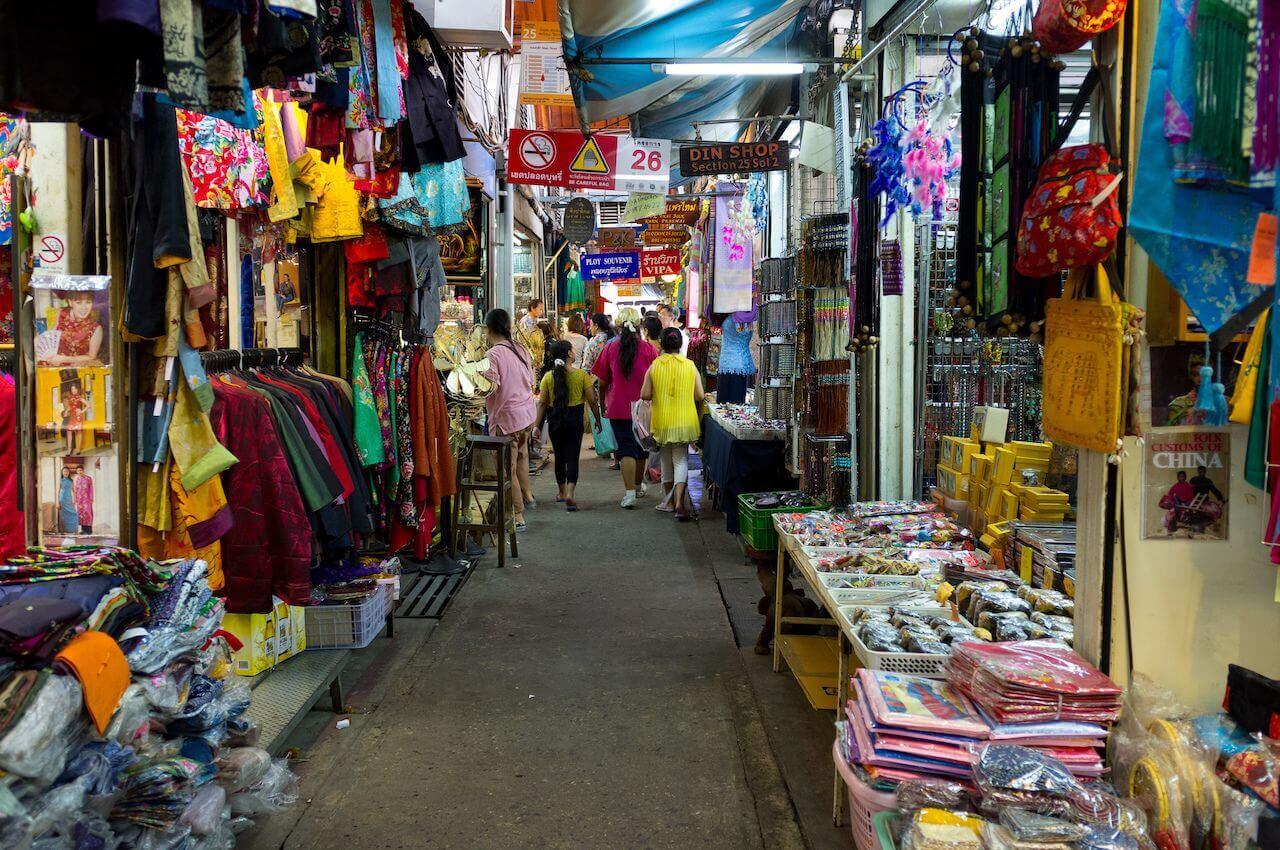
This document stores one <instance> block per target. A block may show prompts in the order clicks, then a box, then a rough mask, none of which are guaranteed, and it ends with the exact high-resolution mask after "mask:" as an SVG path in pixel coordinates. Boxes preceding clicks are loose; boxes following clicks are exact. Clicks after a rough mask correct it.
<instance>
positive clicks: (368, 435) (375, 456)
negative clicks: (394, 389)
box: [351, 333, 386, 466]
mask: <svg viewBox="0 0 1280 850" xmlns="http://www.w3.org/2000/svg"><path fill="white" fill-rule="evenodd" d="M369 351H370V348H369V346H368V344H367V342H366V340H365V337H364V334H360V333H358V334H356V342H355V348H354V350H353V352H352V357H351V385H352V386H351V388H352V390H353V392H354V393H355V420H354V421H355V438H356V449H357V450H358V452H359V454H360V462H361V463H362V464H363V465H365V466H378V465H380V464H382V463H383V462H384V461H385V460H386V453H385V451H384V449H383V447H382V426H381V425H379V424H378V410H377V407H376V406H375V405H374V402H373V384H372V383H371V378H370V376H369V361H368V360H367V359H366V358H367V356H368V352H369Z"/></svg>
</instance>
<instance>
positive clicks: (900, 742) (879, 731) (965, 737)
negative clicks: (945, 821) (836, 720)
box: [845, 669, 1107, 787]
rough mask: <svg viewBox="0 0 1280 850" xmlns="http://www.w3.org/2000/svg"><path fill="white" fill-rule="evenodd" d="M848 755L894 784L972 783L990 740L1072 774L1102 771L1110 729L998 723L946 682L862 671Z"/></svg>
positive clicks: (856, 681) (851, 711) (855, 682)
mask: <svg viewBox="0 0 1280 850" xmlns="http://www.w3.org/2000/svg"><path fill="white" fill-rule="evenodd" d="M851 685H852V696H853V698H852V699H851V700H850V701H849V703H848V706H847V713H846V718H847V721H848V724H847V729H846V740H845V744H846V749H845V754H846V757H848V759H849V761H850V763H853V764H860V765H862V766H863V767H864V768H865V769H866V770H867V771H868V773H870V774H871V775H872V776H873V777H874V778H875V779H877V780H880V781H884V782H887V783H889V784H895V783H898V782H902V781H905V780H913V779H921V778H942V779H950V780H954V781H957V782H960V783H962V784H964V785H966V786H970V787H972V786H973V785H974V784H975V778H974V771H975V769H976V766H977V764H978V753H979V751H980V749H981V747H982V746H983V745H984V744H987V743H1001V744H1017V745H1020V747H1019V748H1026V749H1030V750H1032V751H1034V752H1036V753H1039V754H1040V755H1043V756H1045V757H1048V758H1052V759H1054V760H1055V763H1058V764H1062V765H1064V769H1065V770H1066V771H1067V772H1068V773H1069V774H1070V775H1074V776H1080V777H1096V776H1100V775H1101V774H1102V772H1103V765H1102V759H1101V757H1100V756H1099V753H1098V750H1099V749H1100V748H1102V747H1104V746H1105V745H1106V736H1107V729H1106V728H1105V727H1103V726H1100V725H1097V724H1092V723H1078V722H1068V721H1050V722H1044V723H1029V724H1006V723H999V722H996V721H995V720H993V719H991V718H990V717H989V716H987V715H985V714H983V713H982V712H981V711H980V710H979V709H978V707H977V706H976V705H974V703H973V702H972V701H971V700H970V699H969V698H968V697H966V696H965V695H964V694H963V693H961V692H960V690H959V689H957V688H956V687H954V686H953V685H951V684H949V683H948V682H945V681H939V680H937V679H927V678H923V677H919V676H908V675H905V674H899V673H887V672H885V671H882V670H867V669H862V670H859V671H858V673H857V675H856V676H855V677H854V678H853V679H852V681H851Z"/></svg>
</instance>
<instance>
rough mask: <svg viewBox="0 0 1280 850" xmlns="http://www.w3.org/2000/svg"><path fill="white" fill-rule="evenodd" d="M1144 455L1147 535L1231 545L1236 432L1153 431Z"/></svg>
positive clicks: (1144, 533) (1203, 429)
mask: <svg viewBox="0 0 1280 850" xmlns="http://www.w3.org/2000/svg"><path fill="white" fill-rule="evenodd" d="M1144 452H1145V463H1144V464H1143V479H1142V536H1143V537H1144V538H1145V539H1147V540H1226V539H1227V499H1228V498H1229V497H1230V495H1231V433H1230V432H1229V431H1228V430H1227V429H1225V428H1208V427H1190V428H1187V427H1182V428H1152V429H1151V430H1150V431H1148V432H1147V434H1146V445H1145V449H1144Z"/></svg>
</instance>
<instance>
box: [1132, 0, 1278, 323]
mask: <svg viewBox="0 0 1280 850" xmlns="http://www.w3.org/2000/svg"><path fill="white" fill-rule="evenodd" d="M1184 19H1185V13H1184V12H1183V11H1180V10H1179V8H1178V4H1177V3H1173V2H1166V3H1163V4H1161V7H1160V26H1159V30H1158V32H1157V34H1156V45H1155V53H1154V56H1153V57H1152V63H1151V82H1150V87H1149V89H1148V96H1147V106H1146V112H1145V113H1144V115H1143V119H1142V145H1141V148H1140V150H1139V154H1138V167H1137V173H1136V175H1135V176H1134V181H1133V192H1132V197H1133V199H1134V200H1133V203H1132V204H1131V205H1130V210H1129V228H1130V230H1131V231H1132V233H1133V238H1134V239H1135V240H1137V242H1138V244H1139V245H1141V246H1142V248H1143V250H1145V251H1146V252H1147V254H1148V255H1150V257H1151V259H1152V261H1154V262H1155V264H1156V265H1157V266H1159V268H1160V270H1161V271H1162V272H1163V273H1164V275H1165V277H1166V278H1168V279H1169V282H1170V283H1171V284H1172V285H1173V288H1174V289H1176V290H1177V291H1178V293H1179V294H1180V295H1181V296H1182V298H1183V300H1184V301H1186V302H1187V306H1188V307H1190V308H1191V311H1192V312H1193V313H1195V315H1196V318H1197V319H1199V320H1200V323H1201V324H1202V325H1204V327H1205V329H1206V330H1207V331H1208V332H1209V333H1213V332H1214V331H1216V330H1217V329H1218V328H1220V327H1221V326H1222V324H1223V323H1224V322H1225V321H1226V320H1227V319H1229V318H1231V317H1232V316H1233V315H1235V314H1236V313H1238V312H1240V311H1241V310H1243V309H1244V308H1245V307H1247V306H1248V305H1249V304H1250V303H1251V302H1253V301H1254V300H1255V299H1257V298H1258V296H1260V295H1261V294H1262V287H1259V286H1255V285H1253V284H1250V283H1246V282H1245V273H1246V271H1247V269H1248V266H1249V250H1250V246H1251V243H1252V239H1253V229H1254V226H1255V225H1256V223H1257V221H1258V213H1259V212H1260V211H1261V207H1259V206H1258V205H1257V204H1255V203H1253V202H1251V201H1250V199H1249V197H1248V196H1247V195H1246V194H1244V193H1237V192H1232V191H1226V190H1221V189H1215V188H1211V187H1195V186H1185V185H1180V184H1177V183H1175V182H1174V180H1173V174H1174V157H1173V149H1172V148H1171V147H1170V144H1169V140H1168V139H1166V138H1165V133H1164V129H1165V127H1164V119H1165V100H1166V94H1167V92H1168V91H1169V83H1170V78H1171V70H1173V69H1174V65H1175V59H1174V48H1175V46H1176V45H1177V43H1178V39H1179V36H1180V34H1182V33H1181V30H1182V29H1185V25H1184ZM1179 61H1182V60H1179Z"/></svg>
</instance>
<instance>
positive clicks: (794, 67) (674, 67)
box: [653, 62, 804, 77]
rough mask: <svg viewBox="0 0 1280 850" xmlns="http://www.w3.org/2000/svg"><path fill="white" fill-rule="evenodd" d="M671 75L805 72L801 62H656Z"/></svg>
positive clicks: (755, 74)
mask: <svg viewBox="0 0 1280 850" xmlns="http://www.w3.org/2000/svg"><path fill="white" fill-rule="evenodd" d="M653 69H654V71H656V72H657V73H660V74H666V75H667V76H669V77H788V76H795V75H796V74H803V73H804V65H803V64H801V63H800V62H672V63H670V64H661V63H655V64H654V66H653Z"/></svg>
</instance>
